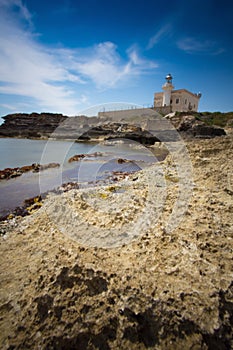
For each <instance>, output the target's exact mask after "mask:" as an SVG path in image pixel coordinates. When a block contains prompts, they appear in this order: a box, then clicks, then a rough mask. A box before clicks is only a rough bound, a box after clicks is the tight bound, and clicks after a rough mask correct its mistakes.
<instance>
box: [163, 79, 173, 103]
mask: <svg viewBox="0 0 233 350" xmlns="http://www.w3.org/2000/svg"><path fill="white" fill-rule="evenodd" d="M165 79H166V83H165V84H164V85H163V86H162V89H163V91H164V93H163V103H162V106H163V107H164V106H170V104H171V92H172V90H173V89H174V86H173V85H172V76H171V74H168V75H167V76H166V78H165Z"/></svg>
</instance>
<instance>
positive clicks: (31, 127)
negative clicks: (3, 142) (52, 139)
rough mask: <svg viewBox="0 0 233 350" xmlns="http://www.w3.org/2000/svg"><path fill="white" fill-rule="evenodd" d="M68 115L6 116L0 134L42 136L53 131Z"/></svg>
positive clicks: (34, 114) (22, 114)
mask: <svg viewBox="0 0 233 350" xmlns="http://www.w3.org/2000/svg"><path fill="white" fill-rule="evenodd" d="M67 118H68V117H66V116H63V115H62V114H55V113H40V114H39V113H31V114H27V113H16V114H9V115H7V116H5V117H3V119H4V123H3V124H2V125H0V136H8V137H26V138H38V137H39V138H40V137H41V136H44V137H49V135H50V134H51V133H53V132H54V130H55V129H56V128H57V127H58V126H59V125H60V124H61V123H62V122H64V121H65V120H66V119H67Z"/></svg>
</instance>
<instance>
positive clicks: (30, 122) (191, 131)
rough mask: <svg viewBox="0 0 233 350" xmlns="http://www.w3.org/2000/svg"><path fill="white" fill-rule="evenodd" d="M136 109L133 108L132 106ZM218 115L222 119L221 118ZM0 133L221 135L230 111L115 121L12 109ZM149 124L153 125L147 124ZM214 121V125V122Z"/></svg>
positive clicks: (148, 139)
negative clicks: (12, 112) (18, 111)
mask: <svg viewBox="0 0 233 350" xmlns="http://www.w3.org/2000/svg"><path fill="white" fill-rule="evenodd" d="M135 111H136V110H135ZM221 118H222V119H221ZM3 119H4V123H3V124H2V125H0V137H22V138H39V139H40V138H41V139H47V138H49V137H52V138H54V139H71V140H78V141H93V140H98V141H100V140H109V139H119V138H124V139H130V140H134V141H136V142H140V143H141V144H144V145H153V144H154V143H155V142H158V141H176V140H177V137H178V134H177V133H176V130H177V131H179V132H181V133H182V134H183V135H184V136H189V137H201V138H212V137H215V136H221V135H225V131H224V129H223V128H220V126H221V127H231V125H232V120H233V115H232V113H225V114H224V113H223V114H221V113H219V114H216V113H215V114H213V113H212V114H208V113H207V112H205V113H195V112H192V114H189V113H185V114H184V113H175V114H173V115H168V116H167V117H165V118H162V117H160V116H157V115H156V116H155V115H154V114H152V115H148V116H145V115H144V114H142V115H140V116H139V115H137V112H135V118H133V117H132V118H131V119H130V120H129V122H127V121H124V122H123V121H115V122H113V121H112V120H110V119H109V120H108V119H106V118H105V119H103V118H99V117H87V116H84V115H81V116H76V117H67V116H64V115H62V114H56V113H40V114H39V113H31V114H26V113H16V114H9V115H7V116H5V117H3ZM151 124H153V127H151ZM216 125H217V126H216Z"/></svg>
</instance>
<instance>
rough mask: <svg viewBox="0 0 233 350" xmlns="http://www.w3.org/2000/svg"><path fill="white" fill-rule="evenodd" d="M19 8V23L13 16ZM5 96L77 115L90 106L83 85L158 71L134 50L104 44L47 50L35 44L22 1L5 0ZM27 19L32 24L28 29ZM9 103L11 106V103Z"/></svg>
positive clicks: (0, 52)
mask: <svg viewBox="0 0 233 350" xmlns="http://www.w3.org/2000/svg"><path fill="white" fill-rule="evenodd" d="M13 7H17V9H18V12H19V14H20V20H18V17H15V15H14V16H13V15H12V12H11V10H12V9H13ZM0 10H1V11H0V83H1V84H0V93H2V94H8V95H10V94H14V95H18V96H25V97H27V98H32V99H34V100H35V101H36V103H37V105H38V106H41V109H44V110H46V109H47V110H50V111H61V112H63V113H66V114H75V113H76V112H77V110H78V109H79V107H80V104H83V103H86V102H87V97H86V96H85V94H83V93H81V92H79V93H78V92H77V91H78V90H79V91H82V90H81V89H82V88H83V86H84V85H83V84H92V85H91V86H92V87H93V86H94V87H97V88H101V89H105V88H112V87H114V86H116V85H117V84H118V82H120V81H124V80H125V79H130V78H131V77H132V76H135V74H137V75H140V74H143V73H145V72H146V71H148V70H150V69H153V68H155V67H157V65H156V64H155V63H154V62H152V61H149V60H145V59H143V58H141V57H140V56H139V54H138V50H137V49H136V48H135V47H132V48H130V49H129V50H128V52H127V55H128V57H126V58H124V59H123V58H122V57H121V56H120V55H119V53H118V51H117V46H116V45H115V44H113V43H112V42H103V43H99V44H96V45H94V46H93V47H90V48H87V49H78V48H77V49H69V48H68V49H67V48H63V49H55V48H48V47H46V46H44V45H42V44H39V43H38V42H37V41H36V38H37V37H36V35H35V33H32V32H31V30H29V29H31V28H32V27H31V18H32V17H31V15H30V12H29V11H28V9H27V8H26V7H25V6H24V5H23V4H22V1H21V0H0ZM22 19H23V20H24V21H26V22H27V24H29V27H28V29H27V30H25V29H24V28H25V26H24V25H22ZM8 104H9V103H8Z"/></svg>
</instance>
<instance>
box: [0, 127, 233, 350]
mask: <svg viewBox="0 0 233 350" xmlns="http://www.w3.org/2000/svg"><path fill="white" fill-rule="evenodd" d="M168 146H169V145H168ZM172 147H174V146H171V148H170V153H171V154H170V155H169V156H168V157H167V158H166V160H165V161H163V162H161V163H157V164H155V165H153V166H152V167H150V168H148V169H145V170H143V171H141V172H139V173H135V174H133V175H130V176H129V177H128V178H125V179H124V180H123V181H121V182H119V183H117V184H116V185H111V186H105V187H99V188H89V189H79V190H71V191H69V192H66V193H63V194H61V195H54V194H53V195H51V196H50V197H48V198H47V199H46V201H45V203H44V204H43V206H42V208H41V209H40V210H38V211H37V212H35V213H34V214H33V215H31V216H29V217H26V218H23V219H18V220H17V221H14V222H12V223H11V226H12V227H14V228H13V229H11V230H9V232H8V233H7V234H5V235H4V236H2V237H1V246H0V281H1V294H0V310H1V311H0V312H1V318H0V348H1V349H8V350H9V349H66V350H69V349H80V350H82V349H101V350H104V349H137V350H138V349H158V350H165V349H166V350H167V349H171V350H173V349H180V350H181V349H182V350H183V349H192V350H199V349H231V348H233V342H232V339H233V337H232V325H233V283H232V281H233V276H232V271H233V259H232V248H233V242H232V238H233V219H232V211H233V201H232V199H233V179H232V151H233V135H232V133H228V135H227V136H221V137H216V138H214V139H198V140H186V147H187V150H188V155H189V156H188V162H189V157H190V164H188V168H187V167H186V166H184V167H183V163H182V161H180V159H184V158H185V157H184V156H183V155H184V154H186V153H185V150H186V148H185V146H184V144H180V145H179V147H178V148H177V149H176V150H175V151H174V152H173V151H172V149H173V148H172ZM186 158H187V157H186ZM190 170H191V172H190ZM14 220H15V219H14Z"/></svg>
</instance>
